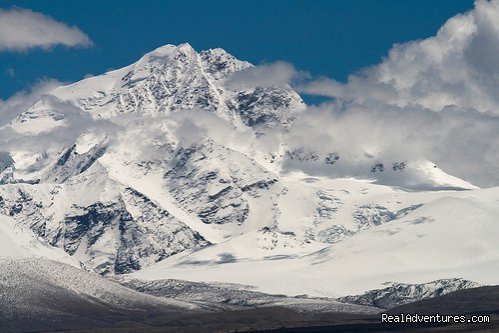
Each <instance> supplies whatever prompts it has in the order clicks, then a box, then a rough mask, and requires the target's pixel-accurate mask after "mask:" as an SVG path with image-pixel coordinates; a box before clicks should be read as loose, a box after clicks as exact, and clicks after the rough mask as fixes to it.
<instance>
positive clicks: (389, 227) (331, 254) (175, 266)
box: [131, 188, 499, 297]
mask: <svg viewBox="0 0 499 333" xmlns="http://www.w3.org/2000/svg"><path fill="white" fill-rule="evenodd" d="M344 190H347V189H345V188H344ZM350 190H351V188H350ZM432 196H433V198H431V197H429V198H428V197H427V194H425V193H404V192H400V193H396V195H394V194H388V195H386V194H385V195H384V199H385V200H386V201H391V200H390V199H392V200H393V198H394V197H395V198H397V199H399V200H400V201H405V204H408V203H411V204H419V203H421V202H422V201H423V200H424V201H426V202H425V203H424V204H423V205H422V206H421V207H420V208H417V209H415V210H413V211H411V212H409V213H408V214H407V215H405V216H403V217H401V218H399V219H397V220H394V221H391V222H387V223H384V224H382V225H379V226H376V227H375V228H370V229H367V230H364V231H362V232H360V233H358V234H356V235H353V236H351V237H348V238H346V239H344V240H342V241H341V242H338V243H336V244H333V245H329V246H326V247H324V248H323V249H321V250H318V251H316V252H313V253H310V254H306V255H291V256H290V255H282V256H269V257H263V258H262V257H261V256H258V255H256V256H252V255H251V252H252V251H254V250H253V249H252V247H250V246H248V247H245V246H244V244H242V245H241V246H240V247H241V248H244V249H245V250H244V251H242V250H240V249H239V248H238V246H237V245H239V244H241V243H239V239H234V240H233V241H228V242H225V243H220V244H217V245H215V246H212V247H210V248H206V249H203V250H200V251H197V252H194V253H191V254H188V255H185V254H181V255H177V256H175V257H172V258H169V259H167V260H165V261H163V262H161V263H158V264H156V265H154V266H151V267H149V268H147V269H144V270H142V271H140V272H137V273H134V274H132V275H131V277H133V278H139V279H149V280H154V279H160V278H175V279H189V280H195V281H222V282H234V283H240V284H249V285H254V286H257V287H258V290H259V291H264V292H274V293H275V292H277V293H284V294H290V295H294V294H302V293H307V294H310V295H315V296H319V295H320V296H330V297H338V296H344V295H351V294H360V293H361V292H365V291H367V290H371V289H376V288H380V287H381V286H382V285H383V283H385V282H387V281H394V282H405V283H422V282H427V281H432V280H436V279H442V278H455V277H459V278H464V279H468V280H471V281H475V282H478V283H482V284H498V283H499V278H498V276H499V245H498V243H497V235H498V234H499V220H498V218H497V216H499V205H498V204H497V203H498V202H499V188H491V189H485V190H474V191H465V192H444V193H440V192H438V193H433V194H432ZM418 199H419V200H421V201H419V200H418ZM416 200H417V201H416ZM395 204H396V203H395ZM236 244H237V245H236ZM250 249H251V250H250ZM222 256H224V257H230V258H231V260H230V261H225V262H223V261H220V260H218V261H217V258H221V257H222Z"/></svg>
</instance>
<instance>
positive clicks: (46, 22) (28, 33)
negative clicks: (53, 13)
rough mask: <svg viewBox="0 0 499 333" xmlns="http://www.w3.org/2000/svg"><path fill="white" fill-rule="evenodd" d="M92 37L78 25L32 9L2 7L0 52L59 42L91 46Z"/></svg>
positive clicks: (50, 45) (58, 43) (47, 45)
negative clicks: (5, 8)
mask: <svg viewBox="0 0 499 333" xmlns="http://www.w3.org/2000/svg"><path fill="white" fill-rule="evenodd" d="M92 44H93V43H92V41H91V40H90V38H89V37H88V36H87V35H86V34H85V33H83V32H82V31H80V30H79V29H78V28H77V27H75V26H72V27H70V26H68V25H66V24H65V23H62V22H58V21H55V20H54V19H52V18H50V17H48V16H46V15H43V14H40V13H36V12H33V11H31V10H29V9H21V8H13V9H10V10H4V9H0V51H25V50H28V49H32V48H42V49H48V48H50V47H52V46H55V45H64V46H67V47H88V46H91V45H92Z"/></svg>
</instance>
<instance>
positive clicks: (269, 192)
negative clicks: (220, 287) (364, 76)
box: [0, 44, 499, 297]
mask: <svg viewBox="0 0 499 333" xmlns="http://www.w3.org/2000/svg"><path fill="white" fill-rule="evenodd" d="M252 69H253V65H251V64H249V63H247V62H244V61H240V60H237V59H236V58H234V57H233V56H231V55H230V54H228V53H226V52H225V51H224V50H221V49H214V50H207V51H202V52H199V53H198V52H196V51H195V50H194V49H193V48H192V47H191V46H190V45H188V44H182V45H179V46H172V45H167V46H164V47H161V48H159V49H157V50H155V51H153V52H151V53H148V54H146V55H144V56H143V57H142V58H141V59H140V60H139V61H137V62H136V63H134V64H132V65H130V66H127V67H124V68H122V69H118V70H114V71H111V72H108V73H105V74H103V75H99V76H94V77H90V78H87V79H85V80H82V81H80V82H76V83H74V84H70V85H67V86H62V87H59V88H57V89H55V90H53V91H51V92H49V93H47V94H45V95H44V96H42V98H41V99H40V100H38V101H37V102H36V103H34V105H32V106H31V107H30V108H29V109H28V110H25V111H24V112H22V113H21V114H20V115H19V116H18V117H16V118H15V119H12V120H11V121H10V122H9V123H8V124H7V125H5V126H3V127H1V128H0V132H1V133H2V136H1V138H9V139H5V142H3V143H2V144H0V149H1V150H2V152H0V214H2V215H5V216H8V218H3V217H2V218H1V220H0V223H1V224H0V228H2V225H4V226H3V228H10V229H9V230H7V231H6V232H5V234H6V235H10V234H12V233H13V232H15V231H12V230H14V229H15V228H14V227H16V228H25V229H27V230H28V231H30V232H34V234H35V235H36V236H37V237H38V240H37V242H41V243H44V244H46V245H44V246H46V247H47V248H49V249H50V251H55V250H57V251H58V252H57V256H62V257H64V258H65V260H71V261H74V263H75V265H79V264H80V263H81V264H82V265H84V266H85V267H86V269H89V270H93V271H95V272H97V273H99V274H102V275H116V274H124V273H133V274H132V275H131V276H128V277H127V278H130V279H135V278H137V279H142V280H145V281H147V280H163V279H174V278H178V279H183V280H194V281H198V282H203V281H204V282H206V281H212V282H215V281H219V282H229V283H230V282H235V283H241V284H245V285H254V286H257V287H258V288H260V290H262V291H265V292H271V293H274V292H279V293H284V294H291V295H295V294H302V293H307V294H311V295H314V296H329V297H337V296H344V295H348V294H356V293H357V294H358V293H363V292H365V291H367V290H370V289H375V288H380V287H381V286H383V283H384V282H386V281H395V282H405V283H423V282H427V281H431V280H437V279H442V278H467V279H471V280H473V281H477V282H479V283H484V284H486V283H498V281H497V279H495V278H494V276H499V274H495V273H496V272H497V270H496V269H495V268H494V267H497V265H494V264H497V262H498V260H499V246H498V245H497V242H496V241H495V239H496V237H495V235H497V233H498V232H499V229H498V228H499V224H498V223H497V216H499V211H498V209H497V207H498V205H497V200H499V192H498V189H497V188H493V189H478V188H477V187H475V186H473V185H472V184H470V183H468V182H466V181H465V180H462V179H459V178H456V177H454V176H452V175H449V174H447V173H445V172H444V171H443V170H441V169H440V168H438V166H436V165H434V164H433V163H431V162H430V161H428V160H410V159H407V157H398V156H393V157H390V158H389V159H386V158H385V159H381V157H380V156H377V155H372V154H368V153H367V152H366V153H364V154H362V155H359V156H356V155H355V154H353V153H352V154H350V153H349V152H344V151H341V152H340V151H337V149H336V147H334V145H332V146H326V145H322V144H316V146H314V147H311V145H310V142H305V141H304V142H301V141H299V140H297V139H296V137H293V128H294V127H293V126H295V125H296V124H297V123H299V122H300V117H301V116H302V115H303V114H306V112H307V108H306V106H305V104H304V103H303V101H302V100H301V98H300V96H299V95H298V94H297V93H296V92H295V91H294V90H293V89H292V88H291V87H290V86H288V85H273V86H272V85H265V84H263V83H260V84H253V85H238V84H235V83H234V82H236V81H237V80H238V78H239V76H238V75H240V74H241V73H245V72H251V71H252ZM3 221H8V222H3ZM9 223H10V224H9ZM6 225H11V227H12V228H14V229H12V228H11V227H5V226H6ZM11 229H12V230H11ZM0 237H2V235H0ZM4 237H8V240H9V242H12V239H13V237H12V236H4ZM30 237H31V236H30ZM35 238H36V237H35ZM37 244H38V243H37ZM38 247H40V246H39V245H36V247H35V248H38ZM8 248H9V247H7V248H6V250H5V251H7V250H8V251H10V249H8ZM2 251H3V250H2ZM47 251H49V250H47ZM21 252H22V253H24V252H23V251H21ZM35 252H36V251H35ZM30 253H31V252H30ZM3 255H4V253H3V252H2V253H0V256H3ZM57 256H55V257H54V256H48V258H51V259H56V260H57ZM45 257H47V256H45ZM491 273H494V275H490V274H491Z"/></svg>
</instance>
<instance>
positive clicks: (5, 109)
mask: <svg viewBox="0 0 499 333" xmlns="http://www.w3.org/2000/svg"><path fill="white" fill-rule="evenodd" d="M61 85H63V83H62V82H60V81H58V80H56V79H43V80H40V81H38V82H37V83H36V84H35V85H33V87H31V89H30V90H29V91H24V90H23V91H19V92H17V93H16V94H14V95H12V96H11V97H9V98H8V99H7V100H5V101H3V100H1V99H0V126H2V125H4V124H5V123H6V122H9V121H11V120H12V119H14V118H15V117H17V116H18V115H19V114H20V113H22V112H23V111H26V110H27V109H28V108H29V107H30V106H32V105H33V104H34V103H35V102H36V101H38V100H39V99H40V98H41V97H42V96H43V95H44V94H45V93H47V92H49V91H52V90H54V89H55V88H57V87H59V86H61Z"/></svg>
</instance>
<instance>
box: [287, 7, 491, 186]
mask: <svg viewBox="0 0 499 333" xmlns="http://www.w3.org/2000/svg"><path fill="white" fill-rule="evenodd" d="M498 54H499V1H498V0H492V1H486V0H478V1H476V2H475V8H474V9H473V10H471V11H469V12H467V13H465V14H461V15H457V16H455V17H452V18H451V19H449V20H448V21H447V22H446V23H445V24H444V25H443V26H442V27H441V28H440V29H439V31H438V33H437V34H436V36H434V37H431V38H428V39H424V40H418V41H412V42H408V43H405V44H400V45H395V46H394V47H393V48H392V49H391V50H390V52H389V54H388V56H387V57H386V58H385V59H384V60H383V61H382V63H380V64H379V65H376V66H373V67H370V68H367V69H365V70H363V71H362V72H360V73H358V74H356V75H352V76H350V77H349V79H348V82H347V83H345V84H344V83H340V82H338V81H335V80H332V79H328V78H321V79H318V80H315V81H312V82H309V83H307V84H303V85H301V86H299V87H298V90H299V91H300V92H302V93H307V94H316V95H322V96H328V97H331V98H332V101H331V102H329V103H327V104H323V105H321V106H319V107H315V108H313V109H312V110H311V111H310V112H309V113H308V114H307V115H306V116H304V117H303V118H302V119H300V121H298V122H297V123H296V128H295V129H294V132H295V133H302V134H301V136H302V137H304V138H311V139H308V142H310V140H312V141H313V138H314V137H317V136H319V135H320V136H321V142H323V143H327V145H329V146H330V147H335V148H337V149H338V150H343V151H349V152H355V153H356V154H359V155H360V154H363V153H369V154H371V153H374V154H380V156H400V157H401V158H407V159H412V160H414V159H428V160H431V161H433V162H435V163H436V164H438V165H439V166H440V167H441V168H442V169H444V170H445V171H447V172H449V173H450V174H453V175H456V176H458V177H461V178H464V179H466V180H468V181H471V182H473V183H475V184H477V185H481V186H492V185H499V170H498V166H499V56H498ZM319 128H321V129H322V131H317V130H318V129H319Z"/></svg>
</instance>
